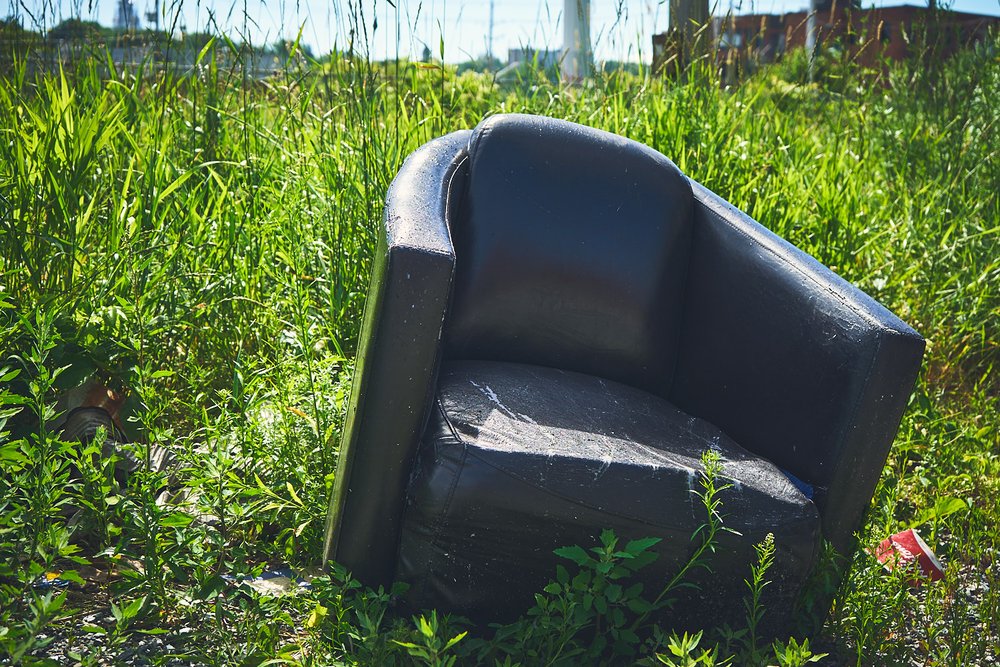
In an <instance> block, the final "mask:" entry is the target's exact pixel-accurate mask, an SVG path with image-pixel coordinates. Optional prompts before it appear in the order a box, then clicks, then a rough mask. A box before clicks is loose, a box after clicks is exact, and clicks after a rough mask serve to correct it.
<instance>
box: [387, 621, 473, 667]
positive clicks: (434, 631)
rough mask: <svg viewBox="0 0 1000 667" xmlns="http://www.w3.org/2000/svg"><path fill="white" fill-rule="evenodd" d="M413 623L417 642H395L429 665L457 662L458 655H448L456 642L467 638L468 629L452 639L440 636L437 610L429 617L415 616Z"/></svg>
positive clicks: (446, 666)
mask: <svg viewBox="0 0 1000 667" xmlns="http://www.w3.org/2000/svg"><path fill="white" fill-rule="evenodd" d="M413 624H414V626H416V629H417V632H416V636H415V639H416V640H417V641H416V642H413V641H399V640H395V639H394V640H393V643H395V644H397V645H399V646H402V647H403V648H405V649H406V653H407V654H408V655H409V656H410V657H412V658H417V659H418V660H419V661H420V662H421V664H424V665H427V666H428V667H451V666H452V665H454V664H455V661H456V660H457V659H458V657H457V656H455V655H448V653H449V652H450V651H451V649H452V648H453V647H454V646H455V645H456V644H458V643H459V642H460V641H462V640H463V639H465V636H466V635H467V634H469V633H468V632H467V631H466V632H460V633H458V634H456V635H454V636H453V637H451V639H446V638H444V637H440V636H439V632H440V630H441V628H440V625H439V623H438V617H437V612H436V611H432V612H431V615H430V617H429V618H428V617H426V616H424V615H421V616H420V617H419V618H418V617H414V619H413ZM418 642H419V643H418Z"/></svg>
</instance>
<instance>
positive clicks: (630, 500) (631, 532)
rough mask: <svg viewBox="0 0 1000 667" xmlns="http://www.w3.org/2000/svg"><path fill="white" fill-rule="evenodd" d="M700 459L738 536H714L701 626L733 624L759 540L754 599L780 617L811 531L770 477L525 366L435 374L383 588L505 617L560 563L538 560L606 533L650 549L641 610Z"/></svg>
mask: <svg viewBox="0 0 1000 667" xmlns="http://www.w3.org/2000/svg"><path fill="white" fill-rule="evenodd" d="M706 450H713V451H715V452H718V453H719V455H720V456H721V459H722V475H723V477H724V480H723V481H725V482H727V483H729V484H731V487H730V488H728V489H727V490H725V491H723V492H722V493H721V496H720V498H721V500H722V503H723V505H722V514H723V515H724V517H725V525H726V526H727V527H729V528H732V529H734V530H736V531H738V532H739V533H740V534H741V536H736V535H733V534H729V533H726V534H723V535H721V536H720V539H719V543H718V547H717V550H716V553H715V554H714V558H713V561H712V568H713V572H712V575H711V577H712V590H713V596H709V597H718V598H719V599H717V600H715V601H714V602H707V601H706V602H705V603H703V604H699V607H698V610H699V612H701V614H705V616H704V618H707V619H710V620H712V621H713V624H715V623H717V622H718V621H719V619H720V618H726V616H719V614H725V613H728V612H729V611H732V609H733V608H735V609H736V610H737V611H738V612H740V613H742V605H741V604H740V602H739V600H740V598H741V597H742V595H743V594H744V591H745V586H744V585H743V584H742V581H743V579H744V578H745V577H746V576H747V575H748V574H749V566H750V563H751V562H752V560H753V558H754V551H753V544H755V543H758V542H760V541H761V540H763V539H764V537H765V536H766V535H767V534H768V533H773V534H774V538H775V543H776V547H777V554H776V559H775V565H774V567H773V568H772V570H771V572H770V573H769V574H770V576H771V578H772V579H773V580H774V583H773V584H772V585H771V586H769V587H768V588H767V589H766V592H767V593H768V595H769V596H770V598H771V600H772V601H774V602H777V605H776V606H777V607H782V608H785V609H790V608H791V604H790V600H791V598H793V597H794V596H795V594H796V593H797V591H798V590H799V588H800V586H801V584H802V582H803V580H804V578H805V576H806V575H807V574H808V572H809V570H810V569H811V567H812V565H813V562H814V560H815V558H816V554H817V550H818V546H819V539H820V536H819V518H818V515H817V511H816V508H815V506H814V505H813V503H812V502H811V501H810V500H809V499H808V498H806V497H805V496H804V495H803V494H802V493H801V492H800V491H799V490H798V488H796V486H795V485H793V484H792V482H790V481H789V479H788V478H786V477H785V475H783V474H782V472H781V471H780V470H778V469H777V468H776V467H775V466H774V465H772V464H771V463H769V462H768V461H766V460H764V459H761V458H759V457H757V456H754V455H753V454H751V453H750V452H747V451H746V450H744V449H743V448H741V447H740V446H739V445H737V444H736V443H735V442H733V441H732V440H731V439H729V438H728V437H726V435H725V434H724V433H722V432H721V431H720V430H719V429H717V428H715V427H714V426H712V425H711V424H709V423H707V422H705V421H702V420H700V419H696V418H694V417H691V416H689V415H686V414H684V413H683V412H681V411H680V410H678V409H677V408H675V407H674V406H673V405H671V404H670V403H668V402H666V401H665V400H663V399H661V398H659V397H657V396H654V395H652V394H650V393H647V392H645V391H642V390H638V389H634V388H631V387H628V386H625V385H622V384H619V383H616V382H612V381H609V380H604V379H601V378H598V377H594V376H589V375H582V374H579V373H573V372H567V371H560V370H555V369H551V368H545V367H540V366H531V365H525V364H514V363H503V362H483V361H453V362H447V363H445V364H444V366H443V368H442V370H441V374H440V380H439V386H438V391H437V396H436V399H435V401H434V406H433V412H432V414H431V416H430V421H429V423H428V426H427V430H426V433H425V436H424V439H423V442H422V443H421V445H420V449H419V452H418V455H417V461H416V464H415V469H414V472H413V476H412V478H411V482H410V487H409V491H408V496H407V507H406V510H405V516H404V519H403V531H402V537H401V545H400V555H399V559H398V566H397V579H399V580H401V581H404V582H406V583H408V584H409V585H410V588H409V593H408V598H407V599H408V602H409V603H410V604H411V605H412V606H414V607H417V608H427V607H440V608H445V609H449V610H452V611H454V612H457V613H461V614H464V615H466V616H469V617H470V618H472V619H474V620H479V621H491V620H504V619H509V618H511V617H515V616H517V615H519V614H520V613H522V612H523V611H524V610H525V609H526V608H528V607H529V606H530V605H531V604H532V601H533V594H534V593H536V592H538V591H540V590H541V588H542V587H543V586H545V584H546V583H547V582H548V581H550V580H552V579H554V577H555V567H556V564H557V563H560V562H562V563H563V564H567V565H568V562H566V561H563V560H562V559H560V558H558V557H557V556H555V555H554V554H553V550H554V549H556V548H558V547H563V546H569V545H580V546H584V547H589V546H593V545H595V544H597V543H598V541H599V536H600V534H601V531H602V530H603V529H606V528H611V529H613V530H614V531H615V532H616V534H617V535H618V536H619V537H620V538H621V539H623V540H627V539H637V538H641V537H648V536H652V537H660V538H662V541H661V542H660V543H659V544H658V545H657V546H656V547H655V548H654V550H655V551H656V552H657V553H658V554H659V558H658V559H657V560H656V561H655V562H654V563H653V564H651V565H649V566H648V567H647V568H645V569H644V570H642V571H641V572H640V574H639V577H640V580H642V581H645V582H646V590H647V591H648V592H649V597H650V599H651V598H653V597H655V596H656V593H657V592H658V591H659V589H660V587H661V586H662V585H663V582H665V581H667V580H668V579H669V577H670V576H671V575H672V574H673V573H675V572H676V571H677V570H678V568H679V567H680V565H681V564H682V563H683V562H684V561H685V560H686V559H687V558H688V556H689V554H690V553H691V551H692V548H693V546H692V543H691V536H692V534H693V533H694V531H695V530H696V529H697V528H698V526H700V525H702V524H703V523H704V522H705V520H706V512H705V509H704V507H703V506H702V505H701V501H700V500H699V498H698V497H697V496H696V495H695V492H697V491H699V490H700V489H701V486H700V479H701V474H700V473H701V471H702V470H703V468H702V464H701V457H702V454H703V453H704V452H705V451H706ZM727 587H728V588H727ZM717 590H731V591H733V592H734V595H735V596H736V598H735V602H734V601H733V600H729V599H727V598H726V596H724V595H723V596H715V594H714V592H715V591H717ZM654 591H655V592H654ZM688 609H689V610H690V607H688ZM701 614H690V613H687V612H686V614H685V618H684V619H682V621H683V622H689V621H695V620H696V619H697V618H700V617H701Z"/></svg>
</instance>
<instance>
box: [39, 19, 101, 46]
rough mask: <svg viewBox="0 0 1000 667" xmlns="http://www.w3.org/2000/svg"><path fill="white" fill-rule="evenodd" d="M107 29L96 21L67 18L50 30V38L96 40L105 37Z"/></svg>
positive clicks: (80, 40) (78, 40)
mask: <svg viewBox="0 0 1000 667" xmlns="http://www.w3.org/2000/svg"><path fill="white" fill-rule="evenodd" d="M105 36H106V35H105V30H104V28H102V27H101V24H99V23H97V22H96V21H81V20H80V19H66V20H65V21H63V22H62V23H60V24H59V25H57V26H56V27H54V28H52V30H49V33H48V38H49V39H50V40H67V41H76V42H84V41H96V40H99V39H102V38H104V37H105Z"/></svg>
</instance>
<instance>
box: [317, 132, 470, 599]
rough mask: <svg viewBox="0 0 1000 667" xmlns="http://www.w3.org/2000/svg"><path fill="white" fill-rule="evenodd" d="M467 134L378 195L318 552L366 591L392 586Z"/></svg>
mask: <svg viewBox="0 0 1000 667" xmlns="http://www.w3.org/2000/svg"><path fill="white" fill-rule="evenodd" d="M469 134H470V132H468V131H463V132H455V133H452V134H449V135H447V136H444V137H441V138H440V139H436V140H434V141H431V142H430V143H428V144H425V145H424V146H423V147H421V148H420V149H418V150H417V151H416V152H414V153H413V154H412V155H410V157H408V158H407V160H406V161H405V162H404V163H403V166H402V168H401V169H400V171H399V173H398V174H397V176H396V178H395V179H394V180H393V182H392V185H391V186H390V187H389V192H388V195H387V197H386V205H385V214H384V225H383V234H381V235H380V237H379V240H378V251H377V255H376V257H375V262H374V266H373V268H372V277H371V286H370V288H369V291H368V300H367V303H366V304H365V314H364V320H363V323H362V330H361V336H360V340H359V344H358V355H357V367H356V369H355V375H354V384H353V387H352V390H351V399H350V403H349V406H348V411H347V418H346V421H345V423H344V431H343V436H342V439H341V445H340V453H339V458H338V461H337V473H336V479H335V481H334V486H333V493H332V496H331V499H330V509H329V513H328V516H327V525H326V539H325V544H324V550H323V551H324V562H326V561H328V560H335V561H337V562H338V563H340V564H342V565H344V566H346V567H347V568H348V569H349V570H351V571H352V573H353V574H354V576H355V577H357V578H358V579H359V580H361V581H362V582H364V583H365V584H367V585H369V586H373V587H374V586H379V585H386V586H387V585H389V584H390V583H391V582H392V579H393V574H394V569H395V561H396V550H397V544H398V540H399V526H400V516H401V514H402V511H403V503H404V500H405V494H406V485H407V481H408V478H409V475H410V470H411V467H412V461H413V456H414V453H415V452H416V449H417V445H418V443H419V440H420V436H421V432H422V431H423V428H424V424H425V422H426V419H427V409H428V406H429V405H430V400H431V398H432V396H433V390H434V384H435V375H436V373H437V367H438V356H439V351H440V342H441V326H442V323H443V321H444V315H445V311H446V309H447V306H448V299H449V297H450V293H451V285H452V276H453V273H454V268H455V252H454V249H453V247H452V241H451V235H450V233H449V228H448V220H449V216H451V215H452V214H453V211H452V208H453V207H454V205H455V204H454V202H453V201H452V199H453V196H452V181H453V179H454V178H455V176H456V174H460V173H461V172H462V170H464V169H465V168H466V165H465V161H466V159H467V154H468V153H467V147H468V143H469Z"/></svg>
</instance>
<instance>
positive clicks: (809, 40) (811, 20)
mask: <svg viewBox="0 0 1000 667" xmlns="http://www.w3.org/2000/svg"><path fill="white" fill-rule="evenodd" d="M816 4H817V0H809V15H808V16H807V17H806V55H807V56H809V61H808V62H809V80H810V81H812V80H813V60H814V59H815V57H816V13H817V12H818V10H817V8H816Z"/></svg>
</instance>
